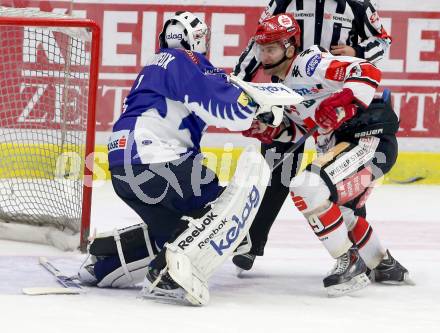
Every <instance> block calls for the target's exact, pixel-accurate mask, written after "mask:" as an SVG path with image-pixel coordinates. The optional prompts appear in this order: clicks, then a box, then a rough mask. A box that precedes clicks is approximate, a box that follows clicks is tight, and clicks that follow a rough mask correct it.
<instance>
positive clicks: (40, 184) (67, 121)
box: [0, 7, 100, 250]
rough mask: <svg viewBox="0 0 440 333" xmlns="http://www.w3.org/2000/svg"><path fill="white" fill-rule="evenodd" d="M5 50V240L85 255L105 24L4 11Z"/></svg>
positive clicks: (1, 108)
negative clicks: (101, 39) (101, 40)
mask: <svg viewBox="0 0 440 333" xmlns="http://www.w3.org/2000/svg"><path fill="white" fill-rule="evenodd" d="M0 46H1V47H0V238H7V239H15V240H25V241H35V242H43V243H47V242H48V243H52V244H53V245H56V246H59V247H61V248H65V249H72V248H75V247H77V246H78V245H80V246H81V249H82V250H84V249H85V245H86V243H87V237H88V234H89V229H90V214H91V197H92V177H93V151H94V143H95V115H96V94H97V85H98V67H99V50H100V29H99V26H98V25H97V24H96V23H94V22H93V21H91V20H88V19H79V18H72V17H68V16H65V15H59V14H54V13H46V12H41V11H36V10H31V9H26V8H7V7H0ZM28 227H29V228H31V229H29V228H28ZM32 230H34V231H32ZM43 230H44V231H43ZM48 230H51V231H53V233H52V236H48V235H47V232H48ZM39 233H44V235H43V236H41V235H39ZM62 234H65V235H66V236H67V238H65V240H64V238H63V237H60V235H62ZM78 234H79V235H78ZM58 237H60V238H58ZM48 238H50V239H51V240H48ZM53 238H58V239H57V240H53ZM63 242H66V244H64V245H63Z"/></svg>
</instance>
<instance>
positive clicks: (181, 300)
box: [141, 267, 200, 305]
mask: <svg viewBox="0 0 440 333" xmlns="http://www.w3.org/2000/svg"><path fill="white" fill-rule="evenodd" d="M167 270H168V269H167V267H165V268H164V269H163V270H162V271H159V270H157V269H152V268H149V270H148V272H147V275H146V277H145V280H144V283H143V286H142V291H141V297H142V298H145V299H152V300H155V301H159V302H163V303H172V304H179V305H199V304H200V303H199V302H197V301H196V300H194V299H193V298H192V297H191V296H190V295H188V293H187V292H186V291H185V290H184V289H183V288H182V287H180V286H179V285H178V284H177V283H176V282H175V281H174V280H173V279H172V278H171V277H170V275H169V274H168V272H167Z"/></svg>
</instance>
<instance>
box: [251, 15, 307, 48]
mask: <svg viewBox="0 0 440 333" xmlns="http://www.w3.org/2000/svg"><path fill="white" fill-rule="evenodd" d="M300 35H301V29H300V27H299V24H298V22H296V20H295V18H294V17H293V15H292V14H290V13H285V14H278V15H275V16H272V17H269V18H267V19H265V20H264V21H263V22H261V23H260V24H259V25H258V27H257V32H256V33H255V36H254V40H255V42H256V43H257V44H269V43H274V42H281V43H282V44H283V45H284V46H285V47H286V48H287V47H289V46H291V41H292V39H293V40H294V46H299V45H300Z"/></svg>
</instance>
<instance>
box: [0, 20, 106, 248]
mask: <svg viewBox="0 0 440 333" xmlns="http://www.w3.org/2000/svg"><path fill="white" fill-rule="evenodd" d="M0 25H6V26H22V27H23V26H31V27H41V28H44V27H60V28H62V27H68V28H88V29H90V31H91V33H92V43H91V48H90V54H91V56H90V81H89V98H88V105H87V107H88V109H87V127H86V147H85V156H84V174H83V177H84V178H83V201H82V211H81V226H80V250H81V251H82V252H85V251H86V250H87V240H88V237H89V233H90V218H91V209H92V188H93V161H94V148H95V147H94V146H95V124H96V99H97V91H98V72H99V60H100V59H101V54H100V45H101V28H100V27H99V25H98V24H97V23H96V22H95V21H93V20H90V19H76V18H56V17H20V16H16V17H12V16H11V17H0ZM92 55H96V56H95V57H93V56H92Z"/></svg>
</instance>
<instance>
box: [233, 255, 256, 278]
mask: <svg viewBox="0 0 440 333" xmlns="http://www.w3.org/2000/svg"><path fill="white" fill-rule="evenodd" d="M256 257H257V256H256V255H255V254H251V253H245V254H238V255H235V256H234V257H233V258H232V262H233V263H234V265H235V266H237V276H239V277H240V276H241V274H242V273H243V271H249V270H250V269H251V268H252V266H253V264H254V261H255V258H256Z"/></svg>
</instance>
